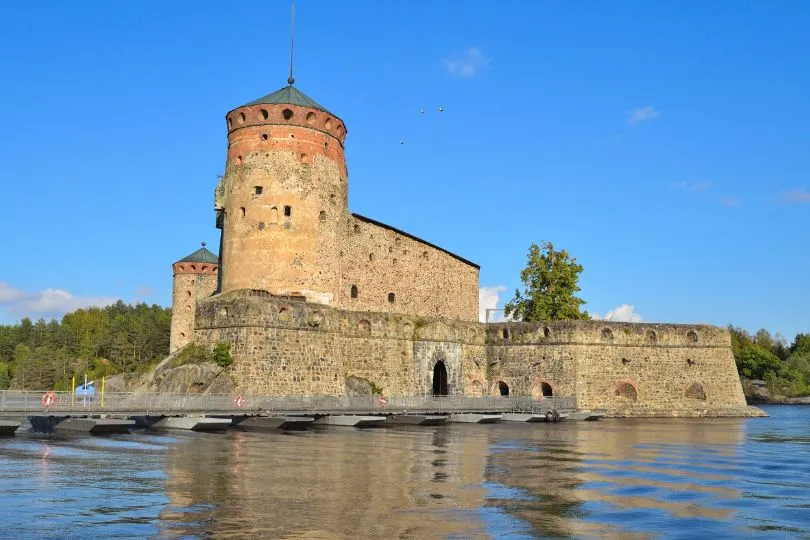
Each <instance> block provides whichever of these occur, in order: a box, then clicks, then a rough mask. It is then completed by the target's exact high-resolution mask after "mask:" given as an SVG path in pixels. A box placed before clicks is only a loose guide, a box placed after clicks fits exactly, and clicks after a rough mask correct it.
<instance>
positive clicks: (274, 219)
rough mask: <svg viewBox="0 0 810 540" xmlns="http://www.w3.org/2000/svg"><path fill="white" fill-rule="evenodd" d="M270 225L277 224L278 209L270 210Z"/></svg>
mask: <svg viewBox="0 0 810 540" xmlns="http://www.w3.org/2000/svg"><path fill="white" fill-rule="evenodd" d="M270 223H278V208H276V207H275V206H274V207H272V208H271V209H270Z"/></svg>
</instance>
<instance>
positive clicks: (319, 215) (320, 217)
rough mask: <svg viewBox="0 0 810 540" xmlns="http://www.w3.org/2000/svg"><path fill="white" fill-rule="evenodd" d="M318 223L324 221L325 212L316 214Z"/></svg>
mask: <svg viewBox="0 0 810 540" xmlns="http://www.w3.org/2000/svg"><path fill="white" fill-rule="evenodd" d="M318 221H320V222H321V223H323V222H324V221H326V212H325V211H323V210H321V211H320V213H318Z"/></svg>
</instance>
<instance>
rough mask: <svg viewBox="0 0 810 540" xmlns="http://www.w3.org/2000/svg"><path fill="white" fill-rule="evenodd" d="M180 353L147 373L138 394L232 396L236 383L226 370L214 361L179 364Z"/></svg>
mask: <svg viewBox="0 0 810 540" xmlns="http://www.w3.org/2000/svg"><path fill="white" fill-rule="evenodd" d="M179 354H180V351H176V352H175V353H174V354H172V355H169V357H168V358H166V359H165V360H163V361H162V362H161V363H160V364H158V365H157V366H156V367H155V369H153V370H152V371H151V372H149V373H148V374H146V375H145V376H144V378H143V379H142V380H141V381H140V382H139V384H138V385H137V386H136V387H135V388H134V391H135V392H168V393H181V394H203V393H206V394H230V393H233V392H234V384H233V381H232V380H231V379H230V376H229V374H228V372H227V370H226V369H223V368H221V367H219V366H218V365H216V364H215V363H213V362H202V363H199V364H184V365H181V366H177V365H176V361H177V357H178V355H179Z"/></svg>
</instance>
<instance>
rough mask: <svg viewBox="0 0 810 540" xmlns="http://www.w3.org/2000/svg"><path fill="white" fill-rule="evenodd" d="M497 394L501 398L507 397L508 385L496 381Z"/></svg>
mask: <svg viewBox="0 0 810 540" xmlns="http://www.w3.org/2000/svg"><path fill="white" fill-rule="evenodd" d="M498 392H499V393H500V394H501V395H502V396H508V395H509V385H508V384H506V383H505V382H503V381H498Z"/></svg>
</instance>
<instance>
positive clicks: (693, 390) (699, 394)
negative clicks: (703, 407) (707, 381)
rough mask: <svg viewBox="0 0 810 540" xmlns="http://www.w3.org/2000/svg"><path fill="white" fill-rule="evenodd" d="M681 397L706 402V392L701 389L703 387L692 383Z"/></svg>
mask: <svg viewBox="0 0 810 540" xmlns="http://www.w3.org/2000/svg"><path fill="white" fill-rule="evenodd" d="M683 395H684V396H686V397H688V398H689V399H699V400H701V401H706V390H704V389H703V385H702V384H700V383H696V382H693V383H692V384H690V385H689V388H687V389H686V392H684V394H683Z"/></svg>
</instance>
